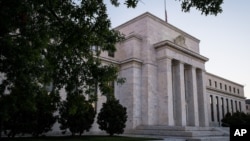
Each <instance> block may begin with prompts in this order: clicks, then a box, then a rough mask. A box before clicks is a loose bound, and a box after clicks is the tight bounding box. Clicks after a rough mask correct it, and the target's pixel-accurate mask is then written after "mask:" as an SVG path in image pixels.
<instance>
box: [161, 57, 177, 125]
mask: <svg viewBox="0 0 250 141" xmlns="http://www.w3.org/2000/svg"><path fill="white" fill-rule="evenodd" d="M157 81H158V94H159V97H158V98H159V109H158V110H159V114H158V115H159V120H158V124H159V125H169V126H172V125H174V121H173V120H174V119H173V93H172V60H171V59H169V58H164V59H161V60H158V80H157Z"/></svg>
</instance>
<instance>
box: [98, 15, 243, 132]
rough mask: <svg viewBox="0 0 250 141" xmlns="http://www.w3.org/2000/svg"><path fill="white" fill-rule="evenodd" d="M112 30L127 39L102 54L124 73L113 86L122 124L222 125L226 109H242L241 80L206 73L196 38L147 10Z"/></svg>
mask: <svg viewBox="0 0 250 141" xmlns="http://www.w3.org/2000/svg"><path fill="white" fill-rule="evenodd" d="M115 29H116V30H118V31H120V32H121V33H123V34H124V35H125V40H124V41H123V42H121V43H118V44H117V45H116V48H117V51H116V52H115V54H114V56H112V55H109V54H108V53H107V52H103V53H102V54H101V58H102V59H103V61H104V62H106V63H114V64H116V65H118V66H119V68H120V72H119V77H123V78H126V82H125V83H124V84H123V85H115V96H116V97H117V98H118V99H119V100H120V102H121V104H123V105H124V106H126V107H127V113H128V121H127V126H126V129H135V128H136V127H138V126H140V125H166V126H195V127H208V126H220V120H221V119H222V118H223V117H224V115H225V114H226V113H227V112H231V113H232V112H235V111H243V112H245V111H246V108H245V107H246V106H245V97H244V89H243V86H242V85H240V84H238V83H235V82H233V81H230V80H227V79H225V78H222V77H219V76H216V75H214V74H211V73H208V72H206V70H205V63H206V62H207V61H208V60H209V59H208V58H207V57H205V56H202V55H201V54H200V51H199V42H200V41H199V40H198V39H197V38H195V37H193V36H191V35H189V34H188V33H186V32H184V31H182V30H180V29H178V28H176V27H174V26H173V25H171V24H169V23H167V22H165V21H163V20H161V19H159V18H158V17H156V16H154V15H152V14H150V13H148V12H147V13H144V14H142V15H140V16H138V17H136V18H134V19H132V20H130V21H128V22H126V23H124V24H122V25H120V26H118V27H116V28H115ZM100 98H101V96H100ZM101 99H103V98H101ZM103 100H104V99H103ZM100 103H101V101H99V104H97V105H99V106H98V107H99V108H100V106H101V104H100ZM94 127H95V126H94Z"/></svg>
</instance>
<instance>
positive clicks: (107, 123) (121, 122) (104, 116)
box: [97, 99, 127, 136]
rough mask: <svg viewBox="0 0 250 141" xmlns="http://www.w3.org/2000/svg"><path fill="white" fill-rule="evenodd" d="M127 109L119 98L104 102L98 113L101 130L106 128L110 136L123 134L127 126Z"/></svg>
mask: <svg viewBox="0 0 250 141" xmlns="http://www.w3.org/2000/svg"><path fill="white" fill-rule="evenodd" d="M126 121H127V111H126V108H125V107H123V106H122V105H121V104H120V103H119V100H116V99H111V100H108V101H107V102H106V103H103V106H102V109H101V111H100V112H99V114H98V117H97V123H98V124H99V128H100V129H101V130H105V131H106V132H107V133H108V134H109V135H110V136H113V135H114V134H122V133H123V132H124V128H125V127H126Z"/></svg>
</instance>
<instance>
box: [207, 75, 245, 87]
mask: <svg viewBox="0 0 250 141" xmlns="http://www.w3.org/2000/svg"><path fill="white" fill-rule="evenodd" d="M206 75H208V76H209V75H210V76H212V77H215V78H218V79H221V80H223V81H226V82H229V83H232V84H235V85H238V86H240V87H244V85H242V84H239V83H236V82H233V81H231V80H228V79H225V78H223V77H220V76H217V75H215V74H212V73H209V72H206Z"/></svg>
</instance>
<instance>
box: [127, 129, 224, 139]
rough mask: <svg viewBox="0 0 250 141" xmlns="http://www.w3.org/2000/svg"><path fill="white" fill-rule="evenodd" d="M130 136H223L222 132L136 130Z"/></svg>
mask: <svg viewBox="0 0 250 141" xmlns="http://www.w3.org/2000/svg"><path fill="white" fill-rule="evenodd" d="M130 133H131V134H142V135H161V136H181V137H202V136H223V135H224V134H223V133H222V132H217V131H178V130H177V131H174V130H152V129H151V130H150V129H147V130H143V129H136V130H133V131H132V132H130Z"/></svg>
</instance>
